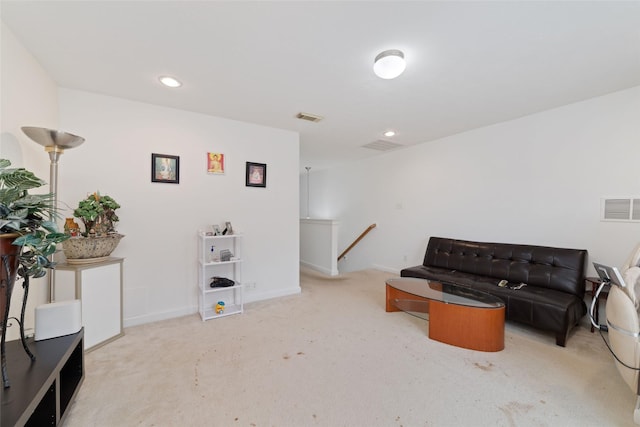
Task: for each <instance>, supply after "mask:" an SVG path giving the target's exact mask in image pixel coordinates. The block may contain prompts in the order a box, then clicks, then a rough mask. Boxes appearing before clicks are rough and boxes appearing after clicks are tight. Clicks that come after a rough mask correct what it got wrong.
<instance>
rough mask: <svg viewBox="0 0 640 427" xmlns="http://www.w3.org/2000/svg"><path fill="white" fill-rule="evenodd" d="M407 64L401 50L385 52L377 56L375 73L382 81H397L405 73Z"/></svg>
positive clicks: (374, 66) (374, 65)
mask: <svg viewBox="0 0 640 427" xmlns="http://www.w3.org/2000/svg"><path fill="white" fill-rule="evenodd" d="M405 68H407V63H406V62H405V60H404V53H402V51H400V50H395V49H391V50H385V51H384V52H381V53H379V54H378V56H376V59H375V61H374V64H373V72H374V73H376V76H378V77H380V78H381V79H395V78H396V77H398V76H399V75H400V74H402V73H403V72H404V69H405Z"/></svg>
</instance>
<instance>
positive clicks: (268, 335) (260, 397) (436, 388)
mask: <svg viewBox="0 0 640 427" xmlns="http://www.w3.org/2000/svg"><path fill="white" fill-rule="evenodd" d="M389 276H390V274H389V273H384V272H380V271H374V270H367V271H360V272H355V273H349V274H346V275H344V276H343V277H338V278H326V277H324V276H321V275H317V274H314V273H310V272H303V273H302V275H301V286H302V293H301V294H300V295H295V296H290V297H285V298H280V299H274V300H268V301H261V302H257V303H252V304H249V305H246V306H245V313H244V314H242V315H235V316H229V317H225V318H220V319H214V320H210V321H207V322H202V321H201V320H200V318H199V317H198V316H197V315H193V316H188V317H183V318H179V319H174V320H170V321H162V322H157V323H153V324H148V325H143V326H138V327H133V328H128V329H127V330H126V331H125V332H126V335H125V336H124V337H122V338H120V339H118V340H116V341H114V342H112V343H110V344H108V345H106V346H104V347H102V348H99V349H97V350H95V351H92V352H90V353H88V354H86V356H85V362H86V378H85V381H84V384H83V385H82V387H81V389H80V392H79V394H78V396H77V399H76V401H75V403H74V404H73V406H72V407H71V409H70V412H69V416H68V418H67V421H66V423H65V427H75V426H78V427H87V426H249V427H251V426H256V427H263V426H296V427H297V426H368V427H371V426H405V427H409V426H633V425H634V424H633V421H632V411H633V407H634V404H635V396H634V395H633V393H632V392H631V390H630V389H629V388H628V386H627V385H626V384H625V383H624V382H623V381H622V379H621V377H620V376H619V374H618V372H617V371H616V369H615V366H614V364H613V360H612V357H611V356H610V354H609V353H608V351H607V350H606V348H605V346H604V344H603V343H602V339H601V338H600V336H599V335H598V334H597V333H595V334H592V333H590V332H589V329H588V328H589V326H588V323H587V321H586V319H585V322H584V325H582V326H581V327H579V328H577V330H576V331H575V332H574V333H573V334H572V335H571V336H570V337H569V340H568V343H567V347H565V348H561V347H558V346H556V345H555V338H554V337H553V336H552V335H550V334H545V333H541V332H537V331H535V330H532V329H529V328H526V327H523V326H518V325H516V324H511V323H509V324H507V327H506V333H505V350H503V351H501V352H497V353H484V352H477V351H471V350H465V349H461V348H456V347H453V346H449V345H446V344H442V343H439V342H435V341H431V340H429V339H428V338H427V336H426V334H427V325H428V323H427V321H424V320H420V319H417V318H415V317H412V316H410V315H408V314H406V313H400V312H398V313H386V312H385V310H384V298H385V292H384V280H385V279H386V278H388V277H389Z"/></svg>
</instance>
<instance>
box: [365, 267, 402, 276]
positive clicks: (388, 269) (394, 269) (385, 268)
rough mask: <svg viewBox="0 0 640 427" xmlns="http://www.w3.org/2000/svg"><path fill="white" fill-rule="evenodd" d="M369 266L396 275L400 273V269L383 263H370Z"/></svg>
mask: <svg viewBox="0 0 640 427" xmlns="http://www.w3.org/2000/svg"><path fill="white" fill-rule="evenodd" d="M371 268H373V269H376V270H380V271H386V272H387V273H392V274H395V275H397V276H399V275H400V270H398V269H397V268H391V267H387V266H385V265H379V264H372V265H371Z"/></svg>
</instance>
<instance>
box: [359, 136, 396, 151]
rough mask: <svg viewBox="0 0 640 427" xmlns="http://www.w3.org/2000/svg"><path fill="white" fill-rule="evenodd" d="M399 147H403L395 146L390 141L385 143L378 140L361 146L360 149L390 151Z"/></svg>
mask: <svg viewBox="0 0 640 427" xmlns="http://www.w3.org/2000/svg"><path fill="white" fill-rule="evenodd" d="M400 147H404V145H402V144H397V143H395V142H391V141H385V140H383V139H378V140H377V141H373V142H370V143H368V144H365V145H363V146H362V148H369V149H371V150H378V151H391V150H395V149H396V148H400Z"/></svg>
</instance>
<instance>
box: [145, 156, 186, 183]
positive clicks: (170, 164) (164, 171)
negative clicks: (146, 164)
mask: <svg viewBox="0 0 640 427" xmlns="http://www.w3.org/2000/svg"><path fill="white" fill-rule="evenodd" d="M151 182H164V183H167V184H178V183H179V182H180V157H179V156H171V155H169V154H156V153H152V154H151Z"/></svg>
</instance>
